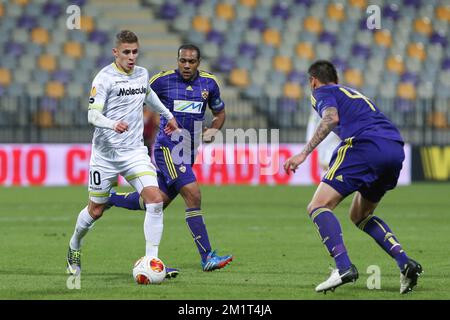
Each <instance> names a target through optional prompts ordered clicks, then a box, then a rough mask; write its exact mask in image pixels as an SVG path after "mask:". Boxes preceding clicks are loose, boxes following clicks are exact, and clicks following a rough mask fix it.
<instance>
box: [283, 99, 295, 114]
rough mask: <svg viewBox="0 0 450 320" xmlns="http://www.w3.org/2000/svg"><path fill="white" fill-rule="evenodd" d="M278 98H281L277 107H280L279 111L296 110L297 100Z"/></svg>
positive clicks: (292, 111)
mask: <svg viewBox="0 0 450 320" xmlns="http://www.w3.org/2000/svg"><path fill="white" fill-rule="evenodd" d="M280 100H281V101H280V102H281V104H280V108H279V109H281V110H280V112H283V113H284V112H290V113H296V112H297V111H298V110H297V105H298V101H297V100H296V99H291V98H286V97H282V98H281V99H280Z"/></svg>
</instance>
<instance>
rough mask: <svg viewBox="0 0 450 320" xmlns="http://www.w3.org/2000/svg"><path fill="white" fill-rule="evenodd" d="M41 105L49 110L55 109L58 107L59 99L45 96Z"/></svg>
mask: <svg viewBox="0 0 450 320" xmlns="http://www.w3.org/2000/svg"><path fill="white" fill-rule="evenodd" d="M41 107H42V108H44V109H46V110H49V111H55V110H56V109H57V107H58V100H56V99H55V98H50V97H47V96H45V97H43V98H42V100H41Z"/></svg>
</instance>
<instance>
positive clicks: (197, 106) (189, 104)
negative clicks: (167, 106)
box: [173, 100, 203, 113]
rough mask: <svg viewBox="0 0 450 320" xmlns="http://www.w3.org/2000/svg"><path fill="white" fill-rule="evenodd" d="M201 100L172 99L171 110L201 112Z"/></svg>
mask: <svg viewBox="0 0 450 320" xmlns="http://www.w3.org/2000/svg"><path fill="white" fill-rule="evenodd" d="M202 107H203V102H198V101H186V100H174V101H173V110H174V111H177V112H186V113H202Z"/></svg>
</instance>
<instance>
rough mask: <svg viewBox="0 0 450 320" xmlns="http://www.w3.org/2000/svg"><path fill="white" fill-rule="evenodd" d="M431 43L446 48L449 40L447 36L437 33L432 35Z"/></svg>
mask: <svg viewBox="0 0 450 320" xmlns="http://www.w3.org/2000/svg"><path fill="white" fill-rule="evenodd" d="M430 43H432V44H436V43H439V44H440V45H441V46H443V47H446V46H447V38H446V37H445V34H442V33H439V32H436V31H435V32H433V33H432V34H431V37H430Z"/></svg>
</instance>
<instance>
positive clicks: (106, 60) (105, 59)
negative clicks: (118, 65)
mask: <svg viewBox="0 0 450 320" xmlns="http://www.w3.org/2000/svg"><path fill="white" fill-rule="evenodd" d="M112 62H113V59H112V58H111V57H110V56H100V57H98V58H97V60H96V61H95V63H96V65H97V68H103V67H105V66H107V65H109V64H110V63H112Z"/></svg>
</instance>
